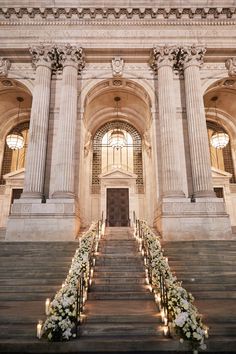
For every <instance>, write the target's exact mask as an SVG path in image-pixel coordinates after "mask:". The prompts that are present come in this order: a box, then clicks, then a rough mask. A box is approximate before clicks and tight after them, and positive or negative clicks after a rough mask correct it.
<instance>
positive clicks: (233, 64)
mask: <svg viewBox="0 0 236 354" xmlns="http://www.w3.org/2000/svg"><path fill="white" fill-rule="evenodd" d="M225 67H226V69H227V70H228V75H229V76H231V77H236V57H233V58H229V59H227V60H226V62H225Z"/></svg>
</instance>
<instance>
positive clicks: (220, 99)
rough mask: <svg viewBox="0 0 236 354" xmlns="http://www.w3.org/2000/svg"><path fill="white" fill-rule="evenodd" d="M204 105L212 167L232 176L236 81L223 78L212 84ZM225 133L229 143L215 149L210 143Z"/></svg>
mask: <svg viewBox="0 0 236 354" xmlns="http://www.w3.org/2000/svg"><path fill="white" fill-rule="evenodd" d="M204 104H205V112H206V120H207V128H208V137H209V149H210V155H211V163H212V167H214V168H218V169H219V170H223V171H225V172H229V173H231V174H232V178H231V179H230V182H231V183H235V172H236V161H235V157H236V155H235V154H236V151H235V147H236V79H234V78H223V79H220V80H217V81H216V82H214V83H213V84H211V85H210V86H209V87H208V88H207V90H206V92H205V94H204ZM219 131H222V132H225V133H226V134H228V136H229V143H228V144H227V145H226V146H225V147H224V148H223V149H219V150H218V149H214V147H212V145H211V143H210V138H211V136H212V135H213V134H214V133H216V132H219Z"/></svg>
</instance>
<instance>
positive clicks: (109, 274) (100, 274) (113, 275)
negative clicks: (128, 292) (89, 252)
mask: <svg viewBox="0 0 236 354" xmlns="http://www.w3.org/2000/svg"><path fill="white" fill-rule="evenodd" d="M144 274H145V273H144V271H143V272H141V271H137V272H136V271H133V272H131V271H126V272H125V271H119V270H118V271H116V272H115V271H113V272H109V271H98V270H97V269H96V268H95V271H94V278H99V279H101V278H140V277H141V278H143V277H144Z"/></svg>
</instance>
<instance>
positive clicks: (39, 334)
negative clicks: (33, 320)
mask: <svg viewBox="0 0 236 354" xmlns="http://www.w3.org/2000/svg"><path fill="white" fill-rule="evenodd" d="M42 326H43V321H41V320H39V321H38V324H37V338H38V339H40V338H41V337H42Z"/></svg>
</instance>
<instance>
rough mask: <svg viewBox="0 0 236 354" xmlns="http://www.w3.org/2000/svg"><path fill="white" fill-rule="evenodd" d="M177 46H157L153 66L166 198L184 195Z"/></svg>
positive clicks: (164, 194)
mask: <svg viewBox="0 0 236 354" xmlns="http://www.w3.org/2000/svg"><path fill="white" fill-rule="evenodd" d="M177 53H178V48H176V47H174V46H164V47H155V48H154V49H153V59H152V63H151V66H152V68H153V70H154V71H155V72H156V74H157V75H158V103H159V119H160V131H161V137H160V138H161V154H162V186H163V189H162V192H163V197H183V196H184V193H183V191H182V188H181V179H180V163H179V151H178V139H177V134H176V105H175V92H174V80H173V65H174V64H175V62H176V55H177Z"/></svg>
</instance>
